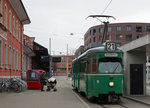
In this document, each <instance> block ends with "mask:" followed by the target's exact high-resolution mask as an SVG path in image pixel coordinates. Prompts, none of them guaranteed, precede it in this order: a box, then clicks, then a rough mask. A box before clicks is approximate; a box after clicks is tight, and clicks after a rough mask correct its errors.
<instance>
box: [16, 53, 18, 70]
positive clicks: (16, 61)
mask: <svg viewBox="0 0 150 108" xmlns="http://www.w3.org/2000/svg"><path fill="white" fill-rule="evenodd" d="M16 69H17V70H18V51H16Z"/></svg>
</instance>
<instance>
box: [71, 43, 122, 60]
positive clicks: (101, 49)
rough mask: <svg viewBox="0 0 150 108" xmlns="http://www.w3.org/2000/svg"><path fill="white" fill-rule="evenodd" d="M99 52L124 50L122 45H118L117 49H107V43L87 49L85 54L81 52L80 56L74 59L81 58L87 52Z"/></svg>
mask: <svg viewBox="0 0 150 108" xmlns="http://www.w3.org/2000/svg"><path fill="white" fill-rule="evenodd" d="M98 52H122V50H121V48H120V47H117V48H116V50H115V51H107V50H106V48H105V43H104V44H102V45H100V46H99V47H95V48H90V49H88V50H87V51H85V52H84V53H83V54H81V55H80V56H78V57H77V58H75V59H74V60H73V61H75V60H77V59H80V58H81V57H83V56H85V55H86V54H90V53H98Z"/></svg>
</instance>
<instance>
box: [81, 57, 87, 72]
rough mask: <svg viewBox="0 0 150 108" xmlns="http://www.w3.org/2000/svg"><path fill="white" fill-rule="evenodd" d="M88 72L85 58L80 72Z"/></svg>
mask: <svg viewBox="0 0 150 108" xmlns="http://www.w3.org/2000/svg"><path fill="white" fill-rule="evenodd" d="M82 72H86V61H85V60H84V59H83V60H81V62H80V73H82Z"/></svg>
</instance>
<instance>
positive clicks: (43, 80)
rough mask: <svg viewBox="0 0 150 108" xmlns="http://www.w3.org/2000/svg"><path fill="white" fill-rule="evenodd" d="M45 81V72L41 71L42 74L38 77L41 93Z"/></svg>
mask: <svg viewBox="0 0 150 108" xmlns="http://www.w3.org/2000/svg"><path fill="white" fill-rule="evenodd" d="M45 80H46V72H45V71H43V72H42V74H41V75H40V83H41V91H44V83H45Z"/></svg>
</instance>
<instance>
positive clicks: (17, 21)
mask: <svg viewBox="0 0 150 108" xmlns="http://www.w3.org/2000/svg"><path fill="white" fill-rule="evenodd" d="M16 38H17V39H18V21H16Z"/></svg>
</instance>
